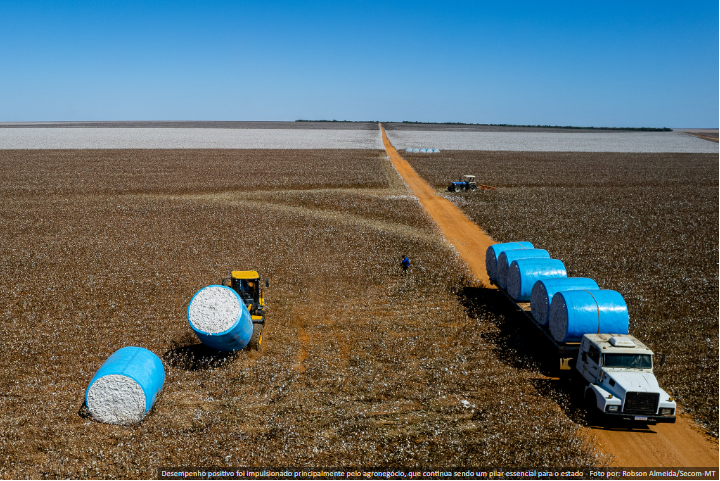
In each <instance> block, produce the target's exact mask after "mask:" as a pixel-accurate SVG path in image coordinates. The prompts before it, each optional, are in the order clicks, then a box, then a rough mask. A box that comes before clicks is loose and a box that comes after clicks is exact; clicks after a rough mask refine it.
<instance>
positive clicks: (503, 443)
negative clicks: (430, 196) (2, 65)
mask: <svg viewBox="0 0 720 481" xmlns="http://www.w3.org/2000/svg"><path fill="white" fill-rule="evenodd" d="M300 154H301V153H299V152H285V153H282V152H278V151H275V150H273V151H265V152H259V151H258V152H255V153H252V152H251V153H246V152H234V153H233V152H226V153H218V152H216V151H210V150H208V151H195V152H181V151H171V150H161V151H102V152H98V151H92V152H90V151H63V152H59V151H43V152H41V153H39V151H38V152H31V151H24V152H20V151H14V152H13V151H0V170H2V171H3V172H4V173H5V174H6V175H4V176H3V177H2V179H0V194H2V196H3V200H4V202H2V203H0V249H2V250H3V252H4V253H6V254H5V255H4V256H2V257H0V290H2V292H4V293H5V295H4V296H0V318H2V320H3V322H2V323H0V339H2V341H0V342H1V343H2V348H1V349H0V366H3V367H4V369H0V394H2V396H0V399H1V400H2V401H0V428H1V429H0V451H2V453H3V456H4V460H5V462H4V463H3V464H2V465H0V478H11V479H19V478H30V479H41V478H73V479H75V478H83V479H86V478H130V479H153V478H155V477H157V475H158V474H157V470H158V468H159V467H161V466H185V467H191V466H218V467H232V466H407V467H423V466H433V467H434V466H437V467H445V466H448V467H450V466H539V467H550V466H574V467H588V466H598V465H602V464H603V463H604V458H601V457H598V456H597V453H596V451H595V449H594V448H593V446H592V445H589V444H588V443H586V442H585V438H584V437H582V436H581V435H580V434H582V430H581V428H580V427H579V426H578V425H577V424H576V423H574V422H572V421H571V420H570V419H568V416H566V414H565V413H564V412H562V411H561V409H560V408H558V403H556V402H555V401H554V400H553V399H549V398H547V397H546V396H545V395H544V394H543V393H542V392H539V391H538V389H537V388H536V387H535V385H534V384H533V381H534V379H536V378H537V377H538V376H539V375H540V374H539V373H538V370H537V368H536V365H535V363H533V362H532V359H528V358H527V356H525V353H524V350H522V349H517V350H514V351H511V350H510V349H507V348H503V349H500V347H501V346H503V345H504V344H505V343H506V338H505V335H504V333H503V332H502V330H501V329H500V328H499V327H498V326H497V324H495V323H494V322H493V321H492V319H493V318H494V316H495V314H494V313H493V312H491V311H487V310H486V312H482V309H484V308H485V307H486V306H485V305H484V304H482V303H481V301H482V300H481V299H478V296H475V297H472V296H470V295H466V294H467V293H465V294H462V295H461V294H459V292H458V290H461V289H462V286H464V285H466V282H467V281H466V280H467V278H468V276H469V273H468V272H467V270H466V268H465V266H464V265H463V263H462V262H460V259H459V258H458V256H457V254H456V253H455V252H453V250H452V249H451V248H450V247H448V245H447V244H446V243H445V242H443V239H442V237H441V236H440V235H439V233H438V230H437V229H436V228H435V227H434V225H433V222H432V220H431V219H430V218H429V216H428V215H427V214H426V213H425V211H424V210H423V208H422V206H421V205H420V204H419V203H418V201H417V200H416V199H415V197H414V196H412V195H410V193H409V192H408V190H407V188H406V187H405V185H404V184H403V183H402V181H401V180H400V178H399V177H398V175H397V173H395V171H394V169H392V166H391V165H389V164H390V161H389V160H387V156H386V154H385V152H380V151H356V152H354V153H353V154H352V155H350V156H344V155H342V154H341V152H339V151H330V150H323V151H313V152H308V153H307V155H305V154H303V155H300ZM385 164H388V165H385ZM279 167H285V168H279ZM343 171H344V172H345V175H344V176H343V175H342V172H343ZM391 174H392V175H391ZM347 177H352V178H353V179H351V181H349V182H347V183H340V185H338V184H339V182H340V181H341V180H342V179H344V178H347ZM268 179H273V180H274V182H276V183H269V182H268V181H267V180H268ZM318 179H324V180H323V182H324V183H319V182H318ZM393 213H395V215H393ZM403 254H407V255H408V256H409V257H410V259H411V260H412V265H411V268H410V272H409V273H408V274H407V275H401V273H400V259H401V258H402V255H403ZM231 269H256V270H258V271H259V272H260V273H261V274H262V275H263V277H268V278H269V284H270V287H269V288H267V289H266V292H265V294H266V302H267V324H266V326H265V330H264V332H263V338H264V339H263V346H264V348H263V349H262V351H261V352H257V351H245V350H243V351H241V352H236V353H234V354H230V353H218V352H216V351H212V350H210V349H207V348H205V347H204V346H203V345H202V344H200V343H199V341H198V339H197V337H196V336H195V335H194V334H193V332H192V330H191V329H190V327H189V325H188V321H187V319H186V309H187V304H188V302H189V300H190V299H191V297H192V295H193V294H194V293H195V292H197V291H198V290H199V289H201V288H202V287H204V286H207V285H209V284H215V283H219V282H220V279H221V278H222V277H223V276H225V275H227V272H228V270H231ZM486 290H487V291H491V292H492V293H495V294H499V293H498V291H497V290H490V289H486ZM477 291H480V289H477ZM470 302H477V303H478V304H479V306H480V308H479V309H476V310H475V311H474V312H473V315H469V312H468V307H467V305H468V303H470ZM504 305H506V304H504ZM481 308H482V309H481ZM124 346H142V347H145V348H147V349H150V350H151V351H153V352H154V353H155V354H157V355H158V356H159V357H161V359H162V360H163V363H164V366H165V373H166V378H165V384H164V386H163V389H162V391H161V392H160V394H159V397H158V399H157V400H156V402H155V404H154V405H153V408H152V410H151V412H150V413H148V415H147V416H146V417H145V419H144V420H143V421H142V422H141V423H139V424H138V425H133V426H113V425H105V424H101V423H98V422H94V421H91V420H90V419H89V418H87V413H86V410H83V409H82V400H83V397H84V393H85V389H86V388H87V384H88V382H89V381H90V379H91V378H92V376H93V374H94V372H95V371H96V370H97V369H98V368H99V367H100V365H101V364H102V363H103V361H104V360H105V359H107V357H108V356H109V355H110V354H111V353H112V352H114V351H115V350H117V349H119V348H121V347H124Z"/></svg>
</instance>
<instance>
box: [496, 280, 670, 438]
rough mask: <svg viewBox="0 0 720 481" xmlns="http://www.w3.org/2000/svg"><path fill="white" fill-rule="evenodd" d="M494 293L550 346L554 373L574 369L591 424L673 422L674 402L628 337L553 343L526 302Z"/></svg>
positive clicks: (648, 357)
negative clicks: (553, 350) (582, 383)
mask: <svg viewBox="0 0 720 481" xmlns="http://www.w3.org/2000/svg"><path fill="white" fill-rule="evenodd" d="M499 290H500V292H502V293H503V294H505V296H507V298H508V299H509V300H510V301H511V302H512V303H513V304H515V306H516V307H517V309H519V310H520V311H521V312H523V313H524V314H525V316H526V317H527V318H528V319H529V320H530V323H531V324H532V325H533V326H535V328H537V329H538V330H539V331H540V332H541V333H542V334H543V335H544V336H545V338H546V339H548V341H549V342H551V343H552V344H553V345H554V346H555V348H556V349H557V356H558V358H559V361H560V362H559V368H560V372H561V373H566V374H570V373H571V372H572V371H573V370H574V371H575V372H576V374H577V373H579V374H580V375H581V376H582V379H583V380H584V381H585V383H587V385H586V386H585V405H586V407H587V410H588V420H589V421H590V422H591V423H594V422H596V421H597V422H602V423H606V422H609V421H612V420H618V421H629V422H632V423H643V424H656V423H674V422H675V411H676V409H677V406H676V404H675V401H674V400H673V398H672V396H670V395H668V393H666V392H665V391H663V390H662V389H661V388H660V386H659V384H658V382H657V379H656V378H655V375H654V374H653V352H652V351H651V350H650V349H648V348H647V347H646V346H645V345H644V344H643V343H642V342H640V341H639V340H637V339H636V338H635V337H633V336H630V335H628V334H622V335H621V334H585V335H584V336H583V337H582V339H581V341H580V342H558V341H556V340H555V339H554V338H553V336H552V335H551V334H550V331H549V330H548V328H547V327H544V326H541V325H540V324H538V323H537V322H536V321H535V318H534V317H533V316H532V315H531V314H530V303H529V302H516V301H515V300H514V299H513V298H512V297H511V296H510V295H509V294H508V293H507V291H506V290H504V289H500V288H499ZM573 377H575V376H573Z"/></svg>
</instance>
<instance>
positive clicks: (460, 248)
mask: <svg viewBox="0 0 720 481" xmlns="http://www.w3.org/2000/svg"><path fill="white" fill-rule="evenodd" d="M380 129H381V131H382V138H383V143H384V144H385V150H387V153H388V155H389V156H390V160H391V161H392V163H393V165H394V166H395V169H397V171H398V173H399V174H400V176H401V177H402V178H403V180H405V182H406V183H407V185H408V186H409V187H410V190H411V191H412V193H413V194H415V196H416V197H417V198H418V200H420V204H422V206H423V208H425V211H427V213H428V214H429V215H430V217H432V219H433V220H434V221H435V223H437V225H438V226H439V227H440V230H441V232H442V234H443V236H445V240H446V241H447V242H448V243H450V244H451V245H452V246H453V247H454V248H455V250H456V251H457V252H458V253H459V254H460V257H461V258H462V260H463V261H465V263H466V264H467V265H468V267H469V268H470V271H471V272H472V274H473V276H475V278H476V279H477V280H478V281H479V282H480V284H482V285H483V286H485V287H493V286H492V285H491V284H490V280H489V279H488V276H487V272H486V270H485V251H486V250H487V248H488V247H489V246H490V245H491V244H494V243H495V241H493V240H492V239H491V238H490V236H488V235H487V234H486V233H485V232H483V230H482V229H480V227H478V226H477V225H476V224H475V223H474V222H472V221H471V220H470V219H468V217H467V216H466V215H465V214H463V213H462V212H461V211H460V209H458V208H457V207H455V205H454V204H453V203H452V202H450V201H449V200H447V199H444V198H443V197H440V196H439V195H438V194H437V193H436V192H435V190H434V189H433V188H432V187H430V185H428V183H427V182H425V181H424V180H423V179H422V178H421V177H420V176H419V175H418V174H417V172H415V170H414V169H413V168H412V167H410V164H408V162H407V161H406V160H405V159H403V158H402V157H400V154H398V152H397V151H396V150H395V148H394V147H393V146H392V145H391V144H390V141H389V140H388V138H387V135H386V134H385V130H384V129H383V128H382V125H380ZM587 431H588V432H589V433H591V436H594V437H595V439H596V442H597V443H598V445H599V446H598V447H600V449H602V451H603V452H605V453H607V454H610V455H612V456H613V458H614V459H613V461H612V464H613V465H615V466H619V467H662V466H666V467H717V466H718V464H719V460H720V459H719V455H718V443H717V441H716V440H712V439H710V438H709V437H707V436H706V435H704V434H703V433H702V431H701V430H700V429H699V428H697V426H696V425H695V424H694V423H693V422H692V419H690V418H689V417H687V416H684V415H682V414H681V415H679V416H678V417H677V422H676V423H675V424H658V425H656V426H649V427H648V428H647V429H634V430H632V431H629V430H627V429H596V428H589V429H587Z"/></svg>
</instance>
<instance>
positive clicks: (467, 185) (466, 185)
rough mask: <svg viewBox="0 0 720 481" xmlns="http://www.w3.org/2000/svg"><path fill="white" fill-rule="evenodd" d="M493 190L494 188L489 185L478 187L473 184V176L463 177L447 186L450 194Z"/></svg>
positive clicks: (475, 183)
mask: <svg viewBox="0 0 720 481" xmlns="http://www.w3.org/2000/svg"><path fill="white" fill-rule="evenodd" d="M478 189H482V190H495V187H491V186H489V185H482V184H480V185H478V184H477V182H475V176H474V175H463V176H462V177H461V178H460V180H459V181H458V182H451V183H450V185H449V186H448V191H450V192H462V191H464V190H478Z"/></svg>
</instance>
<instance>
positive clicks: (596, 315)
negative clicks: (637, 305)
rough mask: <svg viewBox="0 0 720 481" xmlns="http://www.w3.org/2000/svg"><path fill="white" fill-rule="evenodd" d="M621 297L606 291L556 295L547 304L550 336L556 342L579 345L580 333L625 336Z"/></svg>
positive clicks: (627, 320) (627, 318)
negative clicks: (548, 307) (577, 343)
mask: <svg viewBox="0 0 720 481" xmlns="http://www.w3.org/2000/svg"><path fill="white" fill-rule="evenodd" d="M629 326H630V316H629V315H628V309H627V304H625V299H623V296H622V295H621V294H620V293H619V292H616V291H611V290H609V289H597V290H582V291H580V290H578V291H560V292H557V293H556V294H555V295H554V296H553V298H552V302H551V303H550V333H551V334H552V336H553V337H554V338H555V340H556V341H558V342H579V341H580V339H582V336H583V335H584V334H627V333H628V330H629Z"/></svg>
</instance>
